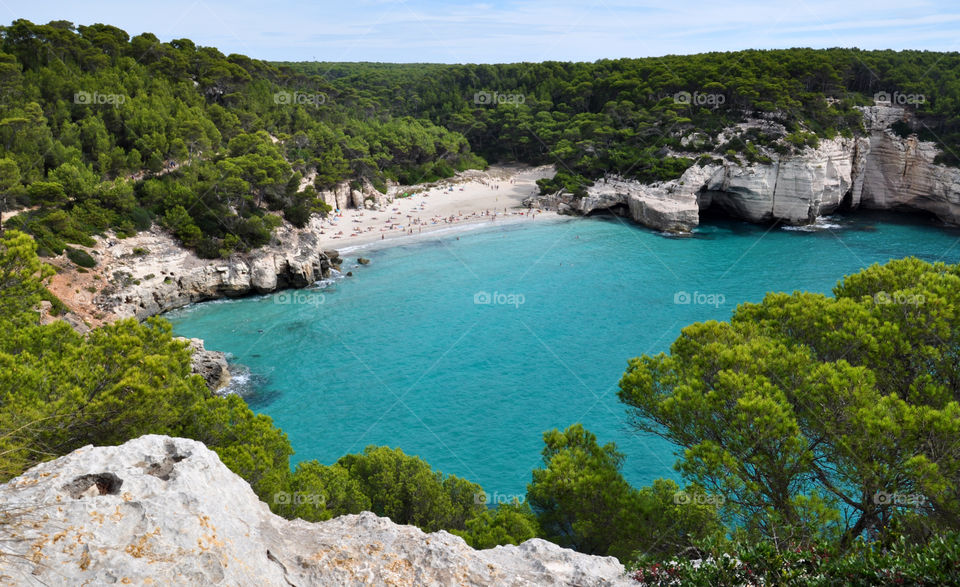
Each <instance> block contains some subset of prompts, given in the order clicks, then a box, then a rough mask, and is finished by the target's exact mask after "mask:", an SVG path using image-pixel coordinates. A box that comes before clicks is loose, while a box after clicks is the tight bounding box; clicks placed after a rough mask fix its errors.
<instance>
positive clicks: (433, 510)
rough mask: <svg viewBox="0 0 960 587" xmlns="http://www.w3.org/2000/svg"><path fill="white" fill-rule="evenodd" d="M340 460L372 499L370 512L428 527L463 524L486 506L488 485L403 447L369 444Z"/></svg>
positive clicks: (446, 526)
mask: <svg viewBox="0 0 960 587" xmlns="http://www.w3.org/2000/svg"><path fill="white" fill-rule="evenodd" d="M337 465H338V466H340V467H342V468H343V469H344V470H346V471H347V472H348V473H349V475H350V477H351V478H353V479H355V480H356V481H357V482H358V483H359V484H360V487H361V490H362V492H363V493H364V495H366V496H367V497H368V498H369V499H370V506H371V511H373V512H374V513H375V514H377V515H380V516H387V517H389V518H390V519H391V520H393V521H394V522H397V523H398V524H413V525H415V526H419V527H420V528H423V529H424V530H428V531H435V530H440V529H444V528H447V529H463V528H464V527H465V524H466V521H467V520H468V519H470V518H472V517H474V516H475V515H477V514H479V513H480V512H482V511H483V510H484V509H485V508H486V506H485V505H484V504H483V503H482V502H480V500H478V499H477V496H478V495H481V494H483V489H482V488H481V487H480V486H479V485H476V484H475V483H470V482H469V481H465V480H463V479H459V478H457V477H455V476H452V475H451V476H444V475H443V474H442V473H440V472H435V471H433V470H432V469H431V468H430V465H428V464H427V463H426V462H424V461H423V460H422V459H420V458H419V457H414V456H408V455H405V454H404V453H403V451H402V450H400V449H392V450H391V449H389V448H387V447H382V446H381V447H375V446H368V447H367V448H366V449H364V451H363V453H361V454H351V455H346V456H344V457H342V458H341V459H340V460H339V461H337Z"/></svg>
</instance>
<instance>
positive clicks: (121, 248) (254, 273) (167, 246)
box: [68, 218, 340, 320]
mask: <svg viewBox="0 0 960 587" xmlns="http://www.w3.org/2000/svg"><path fill="white" fill-rule="evenodd" d="M318 222H319V219H317V218H314V219H312V220H311V222H310V224H309V225H308V226H307V227H305V228H303V229H295V228H293V227H291V226H290V225H284V226H282V227H280V228H278V229H277V230H276V231H275V232H274V238H273V240H272V241H271V243H270V244H269V245H267V246H265V247H262V248H260V249H256V250H254V251H252V252H250V253H247V254H235V255H232V256H231V257H230V258H229V259H223V260H213V261H211V260H209V259H200V258H199V257H197V256H196V254H195V253H194V252H193V251H191V250H188V249H184V248H183V247H182V246H180V244H179V243H178V242H177V241H176V240H175V239H174V238H173V237H171V236H170V235H169V234H167V233H166V232H164V231H162V230H160V229H157V228H154V229H153V230H151V231H150V232H146V233H141V234H139V235H137V237H135V238H131V239H125V240H123V241H113V242H108V243H106V244H105V245H103V246H102V247H101V249H102V255H101V263H102V264H103V265H105V266H109V267H110V269H111V271H113V273H114V278H113V280H112V281H113V284H112V287H111V288H109V289H107V290H106V291H104V292H101V293H100V294H99V295H97V296H96V297H94V298H93V299H92V300H91V301H92V303H93V304H94V305H96V306H97V307H99V308H100V309H102V310H103V311H104V312H106V313H109V314H111V315H112V318H114V319H115V318H126V317H136V318H137V319H139V320H143V319H145V318H148V317H150V316H154V315H157V314H161V313H163V312H165V311H167V310H172V309H174V308H179V307H182V306H186V305H187V304H191V303H194V302H199V301H205V300H212V299H217V298H222V297H239V296H243V295H247V294H254V293H255V294H263V293H268V292H272V291H275V290H279V289H284V288H302V287H307V286H309V285H312V284H313V283H315V282H316V281H319V280H320V279H323V278H324V277H328V276H329V275H330V273H331V269H334V268H336V267H337V266H338V265H339V263H340V259H339V256H338V253H337V252H336V251H332V250H324V249H323V246H322V245H321V244H320V241H319V239H318V238H317V235H318V234H319V233H320V227H319V225H318V224H317V223H318ZM138 249H139V250H145V251H149V252H148V254H145V255H144V256H142V257H138V256H137V255H136V251H137V250H138ZM68 302H69V300H68Z"/></svg>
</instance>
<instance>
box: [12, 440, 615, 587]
mask: <svg viewBox="0 0 960 587" xmlns="http://www.w3.org/2000/svg"><path fill="white" fill-rule="evenodd" d="M0 503H3V504H4V514H5V517H4V518H3V519H2V522H0V541H2V543H3V544H4V549H3V554H0V582H3V583H4V584H48V585H81V584H86V585H103V584H114V583H117V584H130V583H132V584H138V585H140V584H154V585H174V584H176V585H183V584H188V585H210V584H222V585H282V586H289V585H438V586H440V585H443V586H446V585H531V586H532V585H583V586H588V585H628V584H630V583H629V581H628V580H627V579H626V578H625V577H624V575H623V567H622V566H621V565H620V563H619V562H617V560H616V559H613V558H608V557H595V556H588V555H584V554H579V553H576V552H573V551H571V550H567V549H563V548H560V547H558V546H556V545H554V544H551V543H548V542H545V541H543V540H536V539H535V540H529V541H527V542H525V543H524V544H522V545H520V546H508V547H498V548H494V549H490V550H481V551H477V550H473V549H471V548H470V547H468V546H467V545H466V543H464V541H463V540H462V539H460V538H458V537H456V536H452V535H450V534H447V533H446V532H436V533H433V534H425V533H423V532H421V531H420V530H419V529H417V528H414V527H412V526H400V525H397V524H394V523H393V522H391V521H390V520H389V519H386V518H379V517H377V516H375V515H373V514H371V513H363V514H360V515H354V516H343V517H340V518H337V519H335V520H330V521H328V522H322V523H308V522H304V521H302V520H296V521H288V520H285V519H283V518H280V517H278V516H276V515H274V514H272V513H271V512H270V510H269V508H268V507H267V505H266V504H264V503H262V502H260V501H259V500H258V499H257V497H256V495H254V493H253V491H252V490H251V489H250V486H249V485H247V484H246V483H245V482H244V481H243V480H242V479H241V478H240V477H238V476H236V475H235V474H233V473H232V472H230V471H229V470H228V469H227V468H226V467H225V466H224V465H223V464H222V463H221V462H220V460H219V459H218V458H217V456H216V454H215V453H213V452H212V451H210V450H209V449H207V448H206V447H205V446H204V445H203V444H201V443H199V442H196V441H193V440H185V439H181V438H169V437H165V436H144V437H141V438H138V439H136V440H131V441H130V442H127V443H126V444H124V445H122V446H116V447H99V448H94V447H89V446H88V447H85V448H82V449H79V450H77V451H74V452H73V453H71V454H70V455H68V456H65V457H62V458H60V459H57V460H56V461H51V462H48V463H45V464H42V465H39V466H37V467H34V468H33V469H31V470H30V471H28V472H27V473H25V474H23V475H22V476H20V477H17V478H16V479H14V480H12V481H10V482H9V483H7V484H6V485H3V486H2V487H0Z"/></svg>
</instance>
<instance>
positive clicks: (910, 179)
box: [529, 105, 960, 232]
mask: <svg viewBox="0 0 960 587" xmlns="http://www.w3.org/2000/svg"><path fill="white" fill-rule="evenodd" d="M861 110H862V111H863V115H864V125H865V127H866V129H867V130H868V132H869V136H868V137H859V138H843V137H836V138H833V139H830V140H827V139H821V140H820V144H819V146H818V147H817V148H816V149H810V148H807V149H804V150H803V151H802V152H800V153H797V154H794V155H789V156H784V157H780V158H778V159H777V160H776V161H774V162H773V163H769V164H763V163H753V164H748V165H738V164H736V163H733V162H730V161H723V163H722V164H719V165H718V164H709V165H705V166H703V167H700V166H698V165H694V166H692V167H690V168H689V169H688V170H687V171H686V172H685V173H684V174H683V176H681V177H680V178H679V179H676V180H671V181H668V182H663V183H655V184H651V185H646V184H642V183H640V182H637V181H633V180H623V179H621V178H608V179H607V180H606V181H603V180H600V181H598V182H597V183H596V185H594V186H592V187H590V188H588V189H587V196H586V197H584V198H574V197H573V196H571V195H570V194H562V193H561V194H558V195H554V196H547V197H533V198H530V199H529V201H530V203H532V204H534V205H542V206H547V207H556V208H557V210H559V211H560V212H566V213H576V214H590V213H591V212H594V211H596V210H602V209H614V210H619V209H622V207H623V206H626V207H627V208H628V209H629V213H630V217H631V218H633V220H635V221H637V222H639V223H640V224H643V225H645V226H648V227H650V228H653V229H656V230H666V231H678V232H683V231H689V230H691V229H692V228H693V227H695V226H697V225H698V224H699V221H700V218H699V216H700V215H699V211H700V210H705V209H707V208H710V207H712V206H716V207H717V208H719V209H721V210H723V211H724V212H725V213H727V214H729V215H730V216H733V217H734V218H740V219H743V220H747V221H749V222H758V223H765V222H773V221H780V222H783V223H785V224H793V225H801V224H809V223H811V222H813V221H814V220H816V218H817V217H818V216H822V215H826V214H830V213H832V212H834V211H836V210H837V209H838V208H839V207H841V206H845V207H847V208H849V209H855V208H857V207H859V206H863V207H865V208H872V209H878V210H912V211H920V212H929V213H932V214H934V215H935V216H936V217H937V218H939V219H940V220H942V221H943V222H945V223H948V224H954V225H960V169H956V168H951V167H945V166H942V165H936V164H935V163H934V162H933V161H934V158H935V157H936V155H937V146H936V145H935V144H934V143H930V142H922V141H918V140H917V139H916V137H910V138H906V139H904V138H900V137H898V136H897V135H895V134H894V133H893V132H892V131H890V130H889V127H890V125H892V124H894V123H896V122H898V121H908V120H910V117H911V114H910V113H909V112H908V111H906V110H904V108H902V107H899V106H884V105H879V106H871V107H867V108H862V109H861ZM758 124H760V126H761V127H763V124H766V125H767V126H768V127H770V128H773V127H776V126H777V124H776V123H772V122H766V123H764V122H763V121H760V122H757V121H753V122H751V123H749V124H742V125H740V127H741V128H740V130H742V129H743V128H744V127H746V126H757V125H758ZM733 130H736V129H730V132H727V131H724V132H723V133H721V135H720V137H721V138H720V139H719V140H720V141H721V142H723V140H726V138H729V136H732V134H734V133H733ZM781 130H782V128H781ZM687 139H688V140H687V141H686V144H688V145H692V144H693V143H695V142H696V140H695V138H691V137H687ZM695 155H696V154H693V155H691V154H690V153H686V155H685V156H695Z"/></svg>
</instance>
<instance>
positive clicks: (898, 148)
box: [862, 106, 960, 225]
mask: <svg viewBox="0 0 960 587" xmlns="http://www.w3.org/2000/svg"><path fill="white" fill-rule="evenodd" d="M863 110H864V121H865V124H866V127H867V129H868V130H869V131H870V155H869V156H868V157H867V162H866V167H865V170H864V174H863V175H864V178H863V202H862V203H863V206H864V207H866V208H873V209H878V210H897V209H902V210H916V211H924V212H930V213H931V214H933V215H935V216H936V217H937V218H939V219H940V220H942V221H944V222H946V223H948V224H953V225H960V169H956V168H951V167H944V166H942V165H936V164H934V162H933V161H934V158H935V157H936V156H937V151H938V149H937V145H936V144H935V143H932V142H926V141H920V140H918V139H917V137H916V136H910V137H908V138H905V139H904V138H901V137H899V136H897V135H896V134H894V133H893V132H892V131H891V130H889V129H888V128H887V127H888V126H889V125H890V124H892V123H893V122H896V121H899V120H909V118H910V116H909V113H908V112H907V111H905V110H904V109H903V108H901V107H896V106H872V107H869V108H864V109H863Z"/></svg>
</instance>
